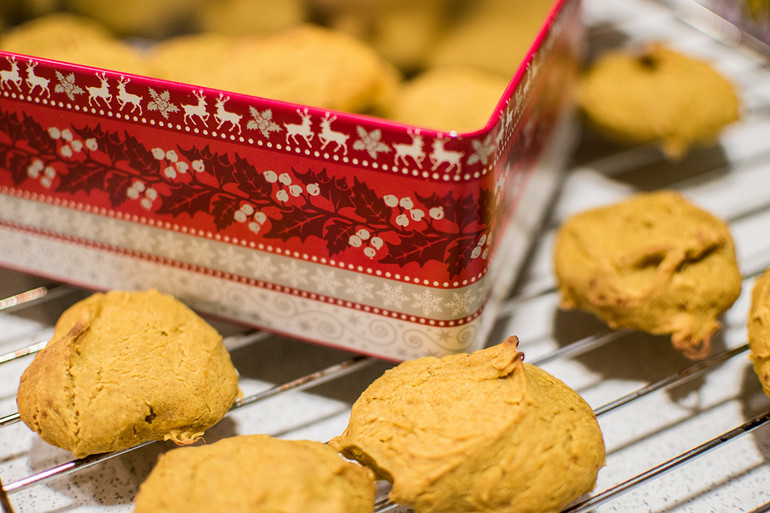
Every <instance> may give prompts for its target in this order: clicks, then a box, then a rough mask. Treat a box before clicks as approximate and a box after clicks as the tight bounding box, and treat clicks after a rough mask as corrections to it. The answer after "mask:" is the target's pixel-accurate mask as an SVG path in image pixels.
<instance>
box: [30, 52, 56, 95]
mask: <svg viewBox="0 0 770 513" xmlns="http://www.w3.org/2000/svg"><path fill="white" fill-rule="evenodd" d="M37 64H38V62H37V61H29V62H27V80H26V82H27V87H29V94H32V92H33V91H34V90H35V89H36V88H37V87H38V86H40V89H42V91H40V94H41V95H42V94H43V93H45V95H46V96H48V97H49V98H50V97H51V91H49V90H48V83H49V82H51V80H50V79H47V78H45V77H39V76H37V75H35V66H37Z"/></svg>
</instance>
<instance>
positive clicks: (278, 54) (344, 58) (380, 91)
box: [152, 24, 400, 112]
mask: <svg viewBox="0 0 770 513" xmlns="http://www.w3.org/2000/svg"><path fill="white" fill-rule="evenodd" d="M200 39H202V40H203V42H201V41H200ZM212 41H214V42H215V45H216V50H214V49H213V48H210V47H211V42H212ZM201 48H204V50H201ZM222 56H227V58H222ZM152 61H153V65H154V67H155V72H156V75H157V76H158V77H159V78H164V79H169V80H176V81H180V82H187V83H191V84H195V85H200V86H204V87H213V88H218V89H224V90H226V91H233V92H238V93H243V94H250V95H254V96H261V97H264V98H270V99H275V100H283V101H289V102H295V103H300V104H303V105H311V106H314V107H321V108H327V109H334V110H342V111H347V112H365V111H368V110H369V109H371V108H372V107H373V106H374V105H376V104H379V103H381V102H383V101H384V98H386V97H388V96H389V95H390V94H392V92H393V90H394V89H395V87H396V85H397V83H398V81H399V80H400V75H399V74H398V72H397V71H396V70H395V68H394V67H393V66H392V65H390V64H389V63H387V62H386V61H384V60H383V59H382V58H381V57H380V56H379V55H377V53H376V52H375V51H374V50H373V49H372V48H371V47H369V46H368V45H366V44H365V43H363V42H362V41H360V40H357V39H355V38H353V37H351V36H349V35H347V34H343V33H341V32H338V31H333V30H329V29H326V28H322V27H320V26H316V25H310V24H306V25H301V26H298V27H292V28H290V29H287V30H282V31H279V32H277V33H274V34H270V35H262V36H256V35H253V36H239V37H230V36H226V35H223V34H221V33H218V34H210V33H208V34H207V33H203V34H197V35H193V36H186V37H184V39H182V40H174V39H172V40H169V41H167V42H164V43H161V44H159V45H158V46H157V48H156V49H155V51H154V52H153V58H152Z"/></svg>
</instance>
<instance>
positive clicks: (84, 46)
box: [0, 12, 150, 75]
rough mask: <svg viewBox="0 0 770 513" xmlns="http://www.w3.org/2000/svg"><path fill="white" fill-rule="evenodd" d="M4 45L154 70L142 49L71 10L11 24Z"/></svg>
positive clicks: (27, 51)
mask: <svg viewBox="0 0 770 513" xmlns="http://www.w3.org/2000/svg"><path fill="white" fill-rule="evenodd" d="M0 49H2V50H5V51H9V52H14V53H20V54H24V55H29V56H32V57H41V58H45V59H53V60H58V61H64V62H71V63H75V64H82V65H84V66H93V67H96V68H104V69H109V70H116V71H123V72H126V73H136V74H139V75H147V74H149V71H150V68H149V65H148V63H147V61H146V60H145V58H144V56H143V55H142V54H141V52H140V51H139V50H137V49H136V48H134V47H133V46H131V45H129V44H128V43H125V42H123V41H121V40H120V39H118V38H116V37H114V36H113V35H112V33H111V32H109V30H107V29H106V28H105V27H104V26H103V25H102V24H100V23H98V22H96V21H94V20H92V19H90V18H86V17H83V16H78V15H75V14H71V13H67V12H55V13H51V14H47V15H45V16H40V17H38V18H34V19H32V20H29V21H27V22H25V23H22V24H20V25H17V26H15V27H12V28H9V29H8V30H7V31H5V32H3V33H2V34H0Z"/></svg>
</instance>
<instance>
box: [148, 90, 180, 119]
mask: <svg viewBox="0 0 770 513" xmlns="http://www.w3.org/2000/svg"><path fill="white" fill-rule="evenodd" d="M148 89H149V90H150V96H152V101H150V102H149V103H148V104H147V108H148V109H150V110H157V111H158V112H160V114H161V116H163V117H164V118H166V119H168V115H169V113H171V112H179V107H177V106H176V105H174V104H173V103H171V100H170V98H171V93H169V92H168V91H163V92H162V93H158V92H157V91H155V90H154V89H153V88H152V87H149V88H148Z"/></svg>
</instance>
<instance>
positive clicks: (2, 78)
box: [0, 57, 21, 91]
mask: <svg viewBox="0 0 770 513" xmlns="http://www.w3.org/2000/svg"><path fill="white" fill-rule="evenodd" d="M5 60H7V61H8V62H9V63H10V64H11V69H9V70H3V71H0V89H4V88H5V84H6V82H10V83H12V84H13V85H15V86H16V89H18V90H19V91H21V75H20V74H19V63H18V62H16V57H10V58H9V57H6V58H5Z"/></svg>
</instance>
